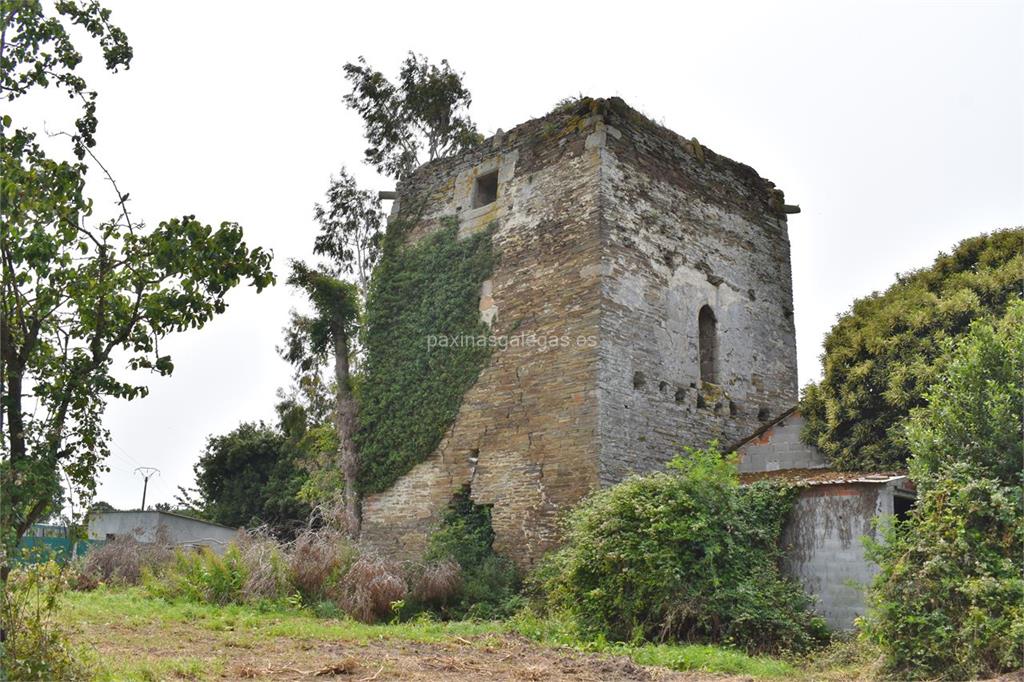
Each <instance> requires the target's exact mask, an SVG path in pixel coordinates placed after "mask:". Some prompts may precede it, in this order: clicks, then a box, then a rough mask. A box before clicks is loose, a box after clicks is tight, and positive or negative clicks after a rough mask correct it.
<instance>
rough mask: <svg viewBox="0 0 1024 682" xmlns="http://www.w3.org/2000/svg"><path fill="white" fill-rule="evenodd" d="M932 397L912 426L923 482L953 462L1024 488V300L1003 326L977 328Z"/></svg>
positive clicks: (916, 474)
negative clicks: (967, 465) (1023, 418)
mask: <svg viewBox="0 0 1024 682" xmlns="http://www.w3.org/2000/svg"><path fill="white" fill-rule="evenodd" d="M926 398H927V401H928V405H927V407H925V408H919V409H918V410H915V411H914V413H913V418H912V419H911V420H910V421H909V422H908V423H907V441H908V443H909V444H910V449H911V452H913V458H912V459H911V474H912V477H913V479H914V480H915V481H917V482H918V484H919V485H924V486H926V485H927V484H928V482H929V481H930V480H932V479H934V478H935V477H937V476H939V475H940V474H941V469H942V467H943V465H944V464H951V463H953V462H965V463H968V464H970V465H971V470H972V471H974V473H975V475H976V476H978V477H981V478H994V479H997V480H999V481H1000V482H1001V483H1002V485H1006V486H1016V485H1021V484H1022V483H1024V480H1022V474H1024V421H1022V420H1021V412H1022V410H1024V302H1022V301H1015V302H1013V303H1011V304H1010V306H1009V307H1008V308H1007V312H1006V315H1005V316H1004V317H1003V319H1002V320H1000V321H999V323H998V324H996V325H992V324H988V323H984V322H976V323H974V324H972V325H971V330H970V333H969V334H968V336H966V337H965V338H964V339H963V340H962V341H961V342H960V343H959V344H957V346H956V348H955V351H954V352H953V353H952V354H951V356H950V360H949V362H948V365H947V367H946V369H945V370H944V371H943V373H942V375H941V376H940V377H939V379H938V381H936V382H935V384H934V385H932V387H931V388H930V389H929V391H928V393H927V396H926Z"/></svg>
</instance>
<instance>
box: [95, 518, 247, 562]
mask: <svg viewBox="0 0 1024 682" xmlns="http://www.w3.org/2000/svg"><path fill="white" fill-rule="evenodd" d="M88 533H89V539H90V540H106V539H108V538H109V537H111V536H113V537H133V538H135V539H136V540H138V541H139V542H155V541H156V540H157V539H158V537H159V538H160V539H165V540H166V541H168V542H170V543H171V544H174V545H179V546H200V545H201V546H205V547H209V548H211V549H212V550H214V551H215V552H217V553H218V554H219V553H221V552H223V551H224V550H225V549H226V548H227V545H228V543H230V542H231V541H233V540H235V539H237V537H238V530H237V529H235V528H228V527H227V526H221V525H219V524H216V523H209V522H207V521H201V520H199V519H192V518H189V517H187V516H182V515H180V514H170V513H167V512H159V511H124V512H96V513H94V514H92V515H90V517H89V530H88Z"/></svg>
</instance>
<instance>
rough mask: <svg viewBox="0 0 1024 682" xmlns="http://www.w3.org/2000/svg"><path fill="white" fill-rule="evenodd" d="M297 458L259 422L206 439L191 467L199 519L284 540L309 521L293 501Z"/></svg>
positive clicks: (299, 479)
mask: <svg viewBox="0 0 1024 682" xmlns="http://www.w3.org/2000/svg"><path fill="white" fill-rule="evenodd" d="M297 454H298V453H297V452H296V450H295V449H294V448H293V447H291V444H290V443H289V442H288V439H287V437H286V436H285V434H283V433H282V432H281V431H280V430H278V429H275V428H274V427H273V426H270V425H267V424H264V423H263V422H260V423H258V424H256V423H249V422H246V423H242V424H239V426H238V428H236V429H234V430H233V431H231V432H230V433H227V434H224V435H222V436H211V437H210V439H209V440H208V441H207V444H206V450H205V451H204V452H203V454H202V456H201V457H200V458H199V461H198V462H197V463H196V465H195V467H194V469H195V474H196V488H197V491H198V493H199V497H200V502H199V505H198V506H199V508H200V509H201V510H202V512H203V515H204V516H205V517H206V518H209V519H210V520H212V521H216V522H217V523H223V524H225V525H228V526H249V527H252V526H257V525H262V524H266V525H267V526H269V527H270V528H271V529H272V530H273V531H274V532H276V533H278V534H280V535H286V536H287V535H289V534H290V533H291V532H293V531H294V530H295V529H296V528H298V527H300V526H301V525H302V523H303V521H304V520H305V519H306V517H307V516H308V515H309V508H308V507H307V506H306V505H305V504H304V503H302V502H300V501H299V500H298V491H299V489H300V488H301V487H302V485H303V483H304V475H303V471H302V468H301V467H299V466H298V465H297V461H296V460H297Z"/></svg>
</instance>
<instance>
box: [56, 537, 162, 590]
mask: <svg viewBox="0 0 1024 682" xmlns="http://www.w3.org/2000/svg"><path fill="white" fill-rule="evenodd" d="M173 560H174V550H173V549H172V547H171V542H170V540H169V538H168V536H167V532H166V531H165V530H164V529H163V528H160V529H158V530H157V533H156V537H155V538H154V540H153V542H151V543H149V542H147V543H143V542H139V541H138V540H136V539H135V538H134V537H131V536H127V535H126V536H121V537H117V538H115V539H113V540H110V541H109V542H107V543H105V544H104V545H102V546H101V547H96V548H94V549H92V550H90V551H89V553H88V554H86V555H85V557H84V559H83V560H82V562H81V564H80V567H79V569H78V571H77V574H78V575H77V577H76V580H75V587H76V588H77V589H86V590H87V589H93V588H95V587H96V585H97V584H98V583H100V582H104V583H110V584H121V585H138V584H139V581H140V580H141V579H142V571H143V569H145V568H149V569H151V570H159V569H160V568H161V567H163V566H166V565H168V564H170V563H171V562H172V561H173Z"/></svg>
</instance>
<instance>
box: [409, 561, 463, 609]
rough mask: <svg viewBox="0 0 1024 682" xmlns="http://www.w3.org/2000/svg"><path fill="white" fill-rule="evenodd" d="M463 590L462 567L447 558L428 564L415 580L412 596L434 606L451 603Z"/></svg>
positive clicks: (418, 600) (443, 605)
mask: <svg viewBox="0 0 1024 682" xmlns="http://www.w3.org/2000/svg"><path fill="white" fill-rule="evenodd" d="M461 590H462V567H461V566H459V564H458V563H457V562H455V561H452V560H450V559H446V560H444V561H437V562H433V563H430V564H427V565H426V566H424V567H423V570H422V572H421V573H420V574H419V575H418V576H417V577H416V579H415V581H414V582H413V590H412V596H413V599H415V600H416V601H417V602H419V603H421V604H424V605H425V606H429V607H432V608H443V607H445V606H447V605H448V604H450V603H451V602H452V601H453V600H454V599H455V598H456V597H458V596H459V592H460V591H461Z"/></svg>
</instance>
